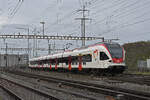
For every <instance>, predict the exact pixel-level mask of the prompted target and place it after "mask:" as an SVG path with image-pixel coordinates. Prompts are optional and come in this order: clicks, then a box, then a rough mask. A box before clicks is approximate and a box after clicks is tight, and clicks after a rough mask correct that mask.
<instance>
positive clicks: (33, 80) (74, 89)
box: [9, 74, 108, 100]
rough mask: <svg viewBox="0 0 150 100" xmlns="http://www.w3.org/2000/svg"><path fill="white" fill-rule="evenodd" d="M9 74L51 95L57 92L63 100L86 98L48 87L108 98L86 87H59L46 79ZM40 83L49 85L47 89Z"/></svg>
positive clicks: (82, 99) (81, 99)
mask: <svg viewBox="0 0 150 100" xmlns="http://www.w3.org/2000/svg"><path fill="white" fill-rule="evenodd" d="M10 75H11V77H15V78H17V79H20V80H26V81H28V82H30V83H34V84H37V86H36V88H40V89H42V90H44V91H46V92H48V93H51V94H53V95H56V94H57V96H58V95H59V97H60V98H63V99H64V100H87V99H85V98H81V97H77V96H74V95H70V94H68V93H62V92H58V91H57V90H53V89H50V88H54V87H55V88H56V89H65V90H66V91H71V92H78V93H84V94H85V95H88V96H89V95H91V96H94V97H96V98H99V99H100V100H108V99H107V98H106V96H104V95H101V94H98V93H93V92H90V91H87V90H86V89H77V88H73V87H69V86H64V85H62V86H61V87H58V84H56V83H49V82H46V81H41V80H38V79H34V78H27V77H23V76H18V75H13V74H9V76H10ZM40 84H42V85H44V86H47V87H49V89H47V88H44V87H43V86H42V85H40Z"/></svg>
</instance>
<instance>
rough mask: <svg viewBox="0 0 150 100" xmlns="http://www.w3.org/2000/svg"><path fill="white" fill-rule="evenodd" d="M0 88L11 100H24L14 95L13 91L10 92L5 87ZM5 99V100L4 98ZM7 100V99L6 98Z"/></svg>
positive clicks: (0, 86)
mask: <svg viewBox="0 0 150 100" xmlns="http://www.w3.org/2000/svg"><path fill="white" fill-rule="evenodd" d="M0 88H1V89H2V90H3V91H5V92H6V93H7V94H9V95H10V98H11V100H24V99H23V98H21V97H20V96H19V95H18V94H16V93H15V92H14V91H12V90H11V89H9V88H7V87H5V86H2V85H1V84H0ZM5 99H6V98H5ZM7 99H8V98H7Z"/></svg>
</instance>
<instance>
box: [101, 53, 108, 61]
mask: <svg viewBox="0 0 150 100" xmlns="http://www.w3.org/2000/svg"><path fill="white" fill-rule="evenodd" d="M107 59H109V58H108V56H107V55H106V53H104V52H100V60H107Z"/></svg>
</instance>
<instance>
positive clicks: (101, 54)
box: [99, 51, 109, 68]
mask: <svg viewBox="0 0 150 100" xmlns="http://www.w3.org/2000/svg"><path fill="white" fill-rule="evenodd" d="M99 59H100V60H99V64H100V67H101V68H107V67H108V61H109V57H108V56H107V54H106V53H105V52H102V51H101V52H99Z"/></svg>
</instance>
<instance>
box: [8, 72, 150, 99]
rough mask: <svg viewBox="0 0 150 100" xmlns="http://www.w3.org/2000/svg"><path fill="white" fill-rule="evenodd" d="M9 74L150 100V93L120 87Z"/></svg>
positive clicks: (35, 75) (32, 75) (19, 73)
mask: <svg viewBox="0 0 150 100" xmlns="http://www.w3.org/2000/svg"><path fill="white" fill-rule="evenodd" d="M9 72H10V73H13V74H17V75H22V76H25V77H32V78H36V79H39V80H44V81H48V82H54V83H58V84H59V83H60V84H61V85H67V86H71V87H76V88H84V89H87V90H89V91H93V92H97V93H101V94H105V95H111V96H114V97H116V96H118V95H121V96H122V98H124V99H125V100H150V93H147V92H139V91H135V90H128V89H123V88H119V87H111V86H105V85H99V84H94V83H87V82H83V81H75V80H67V79H59V78H54V77H50V76H43V75H37V74H32V73H26V72H19V71H9Z"/></svg>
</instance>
